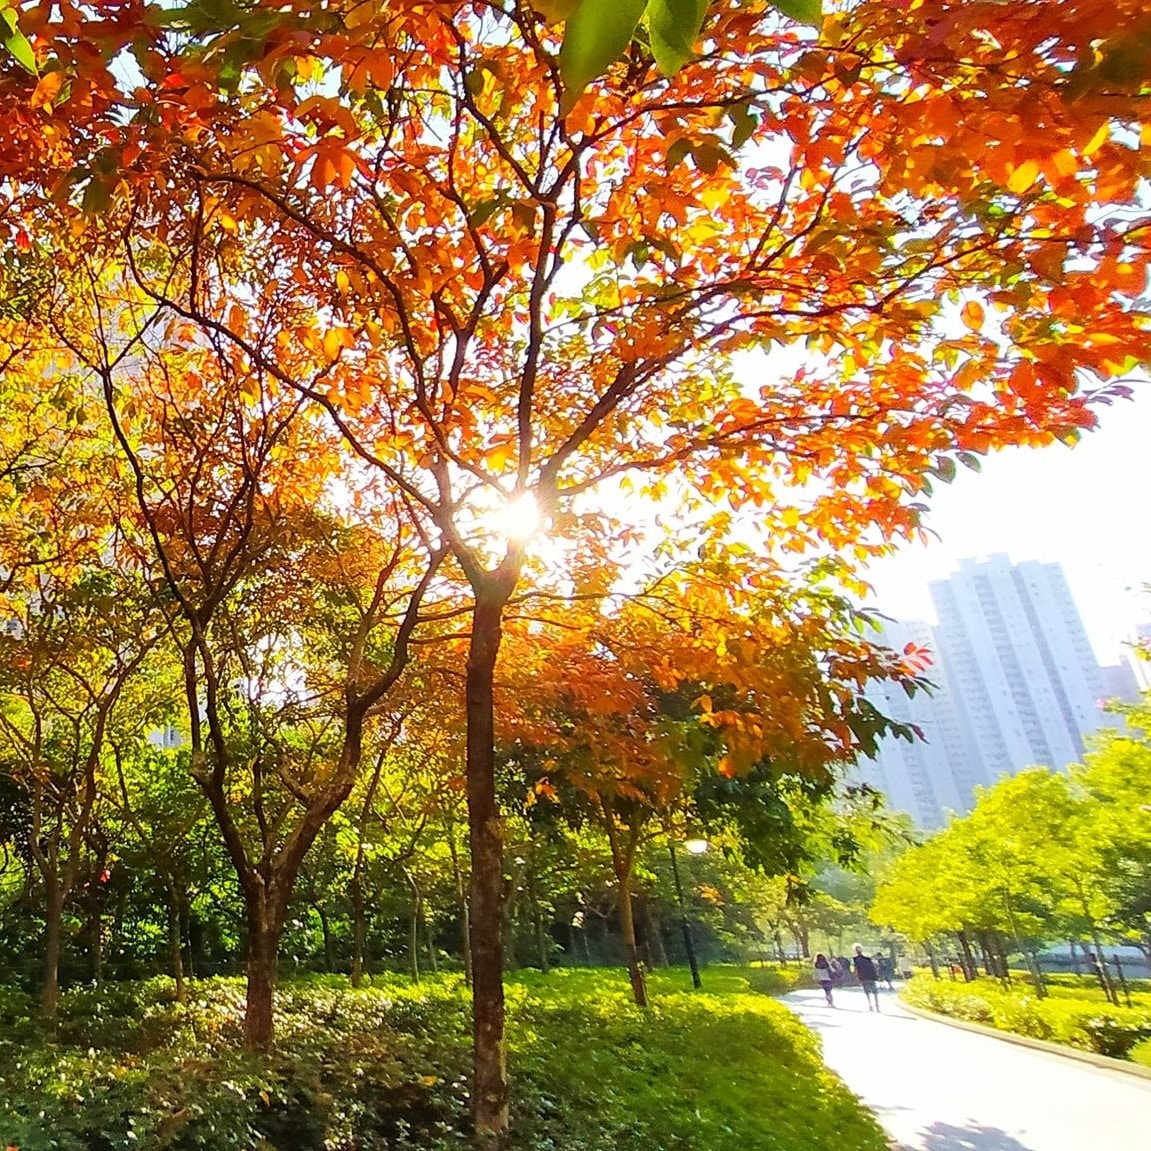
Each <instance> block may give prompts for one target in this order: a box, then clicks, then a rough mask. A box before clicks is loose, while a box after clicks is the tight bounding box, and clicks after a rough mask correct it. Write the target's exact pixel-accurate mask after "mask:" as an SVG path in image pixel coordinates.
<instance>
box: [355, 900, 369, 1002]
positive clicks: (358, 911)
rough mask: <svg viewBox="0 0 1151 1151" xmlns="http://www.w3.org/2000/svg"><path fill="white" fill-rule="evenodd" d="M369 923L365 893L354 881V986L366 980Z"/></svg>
mask: <svg viewBox="0 0 1151 1151" xmlns="http://www.w3.org/2000/svg"><path fill="white" fill-rule="evenodd" d="M366 936H367V924H366V923H365V920H364V895H363V891H362V890H361V889H360V884H359V882H358V881H355V880H354V881H353V882H352V986H353V987H359V986H360V984H361V983H363V981H364V941H365V938H366Z"/></svg>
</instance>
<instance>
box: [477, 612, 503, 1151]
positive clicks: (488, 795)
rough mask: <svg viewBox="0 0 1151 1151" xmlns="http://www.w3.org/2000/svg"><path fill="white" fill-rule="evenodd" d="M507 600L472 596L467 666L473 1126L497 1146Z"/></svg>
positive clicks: (500, 1096) (500, 1112) (499, 1123)
mask: <svg viewBox="0 0 1151 1151" xmlns="http://www.w3.org/2000/svg"><path fill="white" fill-rule="evenodd" d="M506 598H507V597H506V596H503V597H500V596H498V595H497V596H493V595H490V594H489V595H485V594H482V593H480V592H477V595H476V604H475V611H474V614H473V619H472V636H471V642H470V644H469V648H468V662H467V784H468V839H469V843H470V846H471V856H472V880H471V901H470V902H471V915H470V918H471V952H472V1044H473V1046H472V1055H473V1082H472V1125H473V1127H474V1130H475V1134H476V1137H477V1139H478V1140H479V1141H480V1142H481V1143H487V1144H489V1145H490V1144H494V1143H496V1142H498V1140H499V1138H500V1136H502V1135H503V1133H504V1132H505V1131H506V1130H507V1126H508V1083H507V1054H506V1049H505V1045H504V985H503V962H504V951H503V908H502V906H501V899H502V894H503V893H502V887H503V828H502V825H501V820H500V810H499V804H498V802H497V799H496V783H495V698H494V697H495V688H494V681H495V667H496V656H497V655H498V653H499V647H500V638H501V633H500V622H501V617H502V614H503V605H504V602H505V601H506Z"/></svg>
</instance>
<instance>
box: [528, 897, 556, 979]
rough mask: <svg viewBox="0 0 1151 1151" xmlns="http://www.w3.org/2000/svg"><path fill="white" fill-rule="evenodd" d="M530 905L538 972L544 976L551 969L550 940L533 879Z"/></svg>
mask: <svg viewBox="0 0 1151 1151" xmlns="http://www.w3.org/2000/svg"><path fill="white" fill-rule="evenodd" d="M530 890H531V905H532V923H533V925H534V926H535V932H536V950H537V951H538V952H539V960H540V970H541V971H542V972H543V973H544V974H545V975H547V974H549V972H550V971H551V969H552V965H551V958H550V956H549V954H548V952H549V951H550V947H549V944H550V942H551V941H550V940H549V939H548V933H547V931H546V930H545V928H544V916H543V911H542V910H541V908H540V901H539V896H538V895H537V894H536V886H535V879H534V878H533V879H532V881H531V888H530Z"/></svg>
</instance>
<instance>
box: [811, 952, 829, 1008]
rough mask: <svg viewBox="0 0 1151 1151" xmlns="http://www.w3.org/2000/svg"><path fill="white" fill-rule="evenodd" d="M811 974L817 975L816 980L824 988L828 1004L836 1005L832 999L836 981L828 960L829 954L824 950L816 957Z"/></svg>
mask: <svg viewBox="0 0 1151 1151" xmlns="http://www.w3.org/2000/svg"><path fill="white" fill-rule="evenodd" d="M811 974H812V975H813V976H814V977H815V982H816V983H818V984H819V986H820V987H822V988H823V996H824V998H825V999H826V1000H827V1006H828V1007H834V1006H835V1004H834V1003H832V1001H831V985H832V983H833V982H834V977H833V973H832V970H831V964H830V963H828V962H827V956H826V955H824V954H823V952H822V951H821V952H820V953H819V954H818V955H817V956H816V957H815V963H814V965H813V966H812V970H811Z"/></svg>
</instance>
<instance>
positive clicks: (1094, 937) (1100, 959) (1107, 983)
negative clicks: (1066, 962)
mask: <svg viewBox="0 0 1151 1151" xmlns="http://www.w3.org/2000/svg"><path fill="white" fill-rule="evenodd" d="M1091 942H1092V943H1094V944H1095V959H1096V962H1097V964H1098V972H1099V982H1100V983H1101V984H1102V986H1103V994H1104V995H1106V996H1107V998H1108V999H1109V1000H1110V1001H1111V1002H1112V1003H1113V1004H1114V1005H1115V1006H1116V1007H1118V1006H1119V994H1118V992H1117V991H1116V990H1115V985H1114V984H1113V983H1112V982H1111V976H1110V974H1109V973H1108V971H1107V960H1106V958H1105V957H1104V955H1103V940H1102V939H1100V938H1099V929H1098V928H1097V927H1096V926H1095V924H1092V925H1091Z"/></svg>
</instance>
